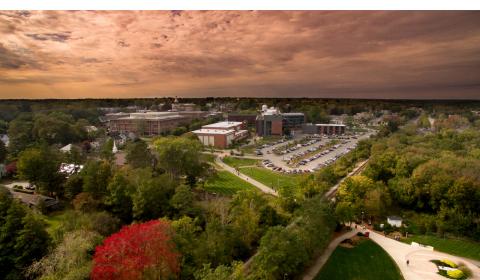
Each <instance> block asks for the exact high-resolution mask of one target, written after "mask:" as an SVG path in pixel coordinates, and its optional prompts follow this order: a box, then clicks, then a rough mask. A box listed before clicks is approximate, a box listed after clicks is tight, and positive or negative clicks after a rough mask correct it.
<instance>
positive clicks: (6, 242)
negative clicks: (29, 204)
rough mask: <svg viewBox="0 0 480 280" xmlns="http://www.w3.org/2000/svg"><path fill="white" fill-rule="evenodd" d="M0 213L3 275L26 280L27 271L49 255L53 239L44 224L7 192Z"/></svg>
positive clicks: (1, 199)
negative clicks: (33, 263)
mask: <svg viewBox="0 0 480 280" xmlns="http://www.w3.org/2000/svg"><path fill="white" fill-rule="evenodd" d="M0 211H1V212H2V213H1V214H3V215H2V218H1V219H0V275H2V278H3V279H22V278H23V277H22V274H23V271H24V269H25V268H26V267H27V266H28V265H30V264H31V263H32V262H33V261H34V260H38V259H40V258H41V257H42V256H43V255H44V254H45V253H46V252H47V249H48V245H49V242H50V237H49V235H48V233H47V232H46V231H45V226H44V224H43V223H42V222H41V221H39V220H37V219H36V218H35V217H34V216H33V214H32V213H31V212H30V210H29V209H27V208H26V207H25V206H23V205H22V204H20V202H18V201H16V200H13V199H12V198H11V197H10V195H9V194H7V193H5V192H1V193H0Z"/></svg>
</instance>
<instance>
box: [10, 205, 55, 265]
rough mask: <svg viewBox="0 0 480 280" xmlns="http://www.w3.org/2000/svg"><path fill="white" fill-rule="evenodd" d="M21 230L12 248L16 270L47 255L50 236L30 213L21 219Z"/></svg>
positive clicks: (41, 223)
mask: <svg viewBox="0 0 480 280" xmlns="http://www.w3.org/2000/svg"><path fill="white" fill-rule="evenodd" d="M22 227H23V228H22V229H21V230H19V231H18V233H17V237H16V239H15V246H14V247H13V248H14V250H15V252H16V254H15V263H16V266H17V267H18V269H23V268H25V267H27V266H29V265H30V264H31V263H32V261H33V260H39V259H41V258H42V257H43V255H45V254H46V253H47V250H48V246H49V242H50V236H49V235H48V233H47V231H46V230H45V225H44V224H43V222H41V221H39V220H37V219H36V218H35V217H34V216H33V214H32V213H28V214H27V215H26V216H25V217H23V219H22Z"/></svg>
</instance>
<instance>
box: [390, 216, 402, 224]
mask: <svg viewBox="0 0 480 280" xmlns="http://www.w3.org/2000/svg"><path fill="white" fill-rule="evenodd" d="M387 223H388V224H389V225H391V226H392V227H401V226H402V218H400V217H398V216H388V217H387Z"/></svg>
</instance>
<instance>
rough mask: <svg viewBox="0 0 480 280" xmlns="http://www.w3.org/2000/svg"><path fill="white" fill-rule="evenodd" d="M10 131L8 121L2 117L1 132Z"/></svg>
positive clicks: (0, 122) (0, 121)
mask: <svg viewBox="0 0 480 280" xmlns="http://www.w3.org/2000/svg"><path fill="white" fill-rule="evenodd" d="M7 131H8V122H6V121H4V120H1V119H0V134H6V133H7Z"/></svg>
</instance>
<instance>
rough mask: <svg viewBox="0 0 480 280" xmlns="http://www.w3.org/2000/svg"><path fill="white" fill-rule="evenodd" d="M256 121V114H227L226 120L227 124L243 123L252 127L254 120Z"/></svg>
mask: <svg viewBox="0 0 480 280" xmlns="http://www.w3.org/2000/svg"><path fill="white" fill-rule="evenodd" d="M256 119H257V114H255V113H251V114H248V113H228V116H227V120H228V121H229V122H243V123H246V124H247V125H249V126H250V125H251V126H254V125H255V120H256Z"/></svg>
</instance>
